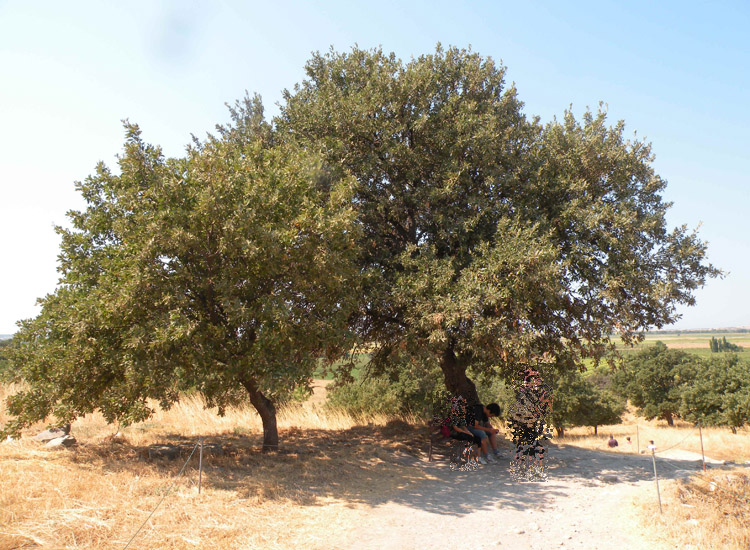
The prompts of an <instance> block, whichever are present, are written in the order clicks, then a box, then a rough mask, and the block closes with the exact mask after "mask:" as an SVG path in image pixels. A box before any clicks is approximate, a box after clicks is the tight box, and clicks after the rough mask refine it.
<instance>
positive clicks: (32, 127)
mask: <svg viewBox="0 0 750 550" xmlns="http://www.w3.org/2000/svg"><path fill="white" fill-rule="evenodd" d="M748 29H750V3H748V2H745V1H737V2H707V1H702V2H690V1H680V2H675V1H660V2H653V1H639V0H635V1H629V2H615V1H606V0H605V1H602V0H597V1H591V2H560V1H557V0H549V1H546V2H543V1H539V2H517V1H514V2H508V1H504V0H495V1H469V0H464V1H461V0H454V1H453V2H445V1H442V0H429V1H409V2H404V1H379V2H356V1H352V0H348V1H343V0H342V1H328V2H327V1H323V0H320V1H316V2H314V1H302V0H296V1H293V0H277V1H275V2H254V1H234V2H218V1H217V2H189V1H186V0H185V1H174V2H159V1H155V0H154V1H145V0H144V1H132V2H100V1H96V2H94V1H91V2H85V1H76V2H48V1H34V2H29V1H26V0H23V1H7V0H6V1H3V0H0V71H1V72H0V192H1V193H0V238H1V239H2V241H1V242H2V248H1V249H0V250H1V251H2V252H1V254H0V258H1V259H2V263H1V265H2V268H1V269H0V334H4V333H13V332H15V330H16V326H15V321H16V320H18V319H22V318H28V317H33V316H34V315H35V314H36V313H37V307H36V306H35V301H36V298H38V297H40V296H44V295H45V294H47V293H49V292H52V291H53V290H54V288H55V285H56V283H57V277H58V274H57V272H56V265H57V253H58V246H59V240H58V238H57V235H56V234H55V232H54V230H53V226H54V225H55V224H62V225H65V224H66V216H65V212H66V211H67V210H70V209H76V208H80V207H81V206H82V200H81V199H80V197H78V196H77V194H76V192H75V189H74V182H75V181H76V180H81V179H83V178H85V177H86V176H87V175H88V174H90V173H91V172H92V171H93V168H94V166H95V164H96V162H97V161H99V160H103V161H105V162H106V163H107V164H109V165H114V163H115V155H116V154H117V153H118V152H119V151H120V150H121V147H122V142H123V138H124V133H123V129H122V124H121V122H120V121H121V120H122V119H125V118H127V119H129V120H130V121H131V122H136V123H138V124H139V125H140V126H141V129H142V130H143V134H144V137H145V139H146V140H148V141H150V142H151V143H155V144H160V145H161V146H162V147H163V148H164V151H165V153H166V154H167V155H180V154H182V152H183V151H184V146H185V144H187V143H188V142H189V141H190V136H191V134H195V135H197V136H204V135H205V134H206V132H210V131H213V128H214V126H215V125H216V124H218V123H224V122H226V121H227V119H228V116H227V110H226V107H225V106H224V104H225V103H227V102H229V103H232V102H234V101H235V100H236V99H238V98H240V97H241V96H242V95H243V94H244V92H245V90H248V91H249V92H251V93H253V92H258V93H260V94H261V95H262V96H263V99H264V103H265V105H266V108H267V112H268V114H269V115H273V114H275V113H276V112H277V107H276V106H275V104H276V103H277V102H278V101H279V100H280V99H281V91H282V90H283V89H285V88H292V87H293V86H294V84H295V83H296V82H298V81H300V80H301V79H302V78H303V77H304V64H305V61H306V60H307V59H308V58H309V56H310V53H311V52H312V51H316V50H321V51H322V50H327V49H329V48H330V47H333V48H334V49H336V50H338V51H343V50H347V49H349V48H351V47H352V46H353V45H354V44H357V45H359V46H360V47H366V48H371V47H376V46H379V45H380V46H382V48H383V49H384V50H386V51H389V52H390V51H393V52H395V53H396V54H397V55H398V56H399V57H401V58H402V59H409V58H410V57H412V56H415V57H416V56H419V55H420V54H423V53H429V52H431V51H433V50H434V48H435V45H436V43H437V42H441V43H442V44H443V45H446V46H447V45H455V46H459V47H467V46H471V47H472V49H473V50H474V51H476V52H478V53H480V54H482V55H485V56H491V57H492V58H494V59H495V60H496V61H498V62H502V63H503V64H504V65H505V66H506V67H507V69H508V70H507V79H508V82H509V83H510V82H515V84H516V87H517V89H518V94H519V97H520V99H521V100H523V101H524V102H525V112H526V114H527V115H530V116H531V115H539V116H540V117H541V119H542V121H548V120H551V119H552V117H554V116H557V117H558V118H559V117H560V116H561V115H562V114H563V112H564V110H565V109H566V108H568V107H569V106H572V108H573V111H574V113H576V115H577V116H580V114H581V113H582V112H583V111H584V110H585V109H586V107H587V106H590V107H591V108H592V109H595V108H596V107H597V105H598V104H599V102H600V101H603V102H605V103H606V104H607V106H608V111H609V115H610V120H611V122H612V123H613V124H614V123H615V122H616V121H617V120H619V119H623V120H625V122H626V124H627V131H628V132H637V135H638V136H639V137H641V138H646V139H647V140H648V141H650V142H652V144H653V151H654V154H655V156H656V159H655V162H654V166H655V168H656V170H657V172H658V173H659V174H660V175H661V176H662V177H663V178H665V179H666V180H667V181H668V182H669V185H668V188H667V190H666V192H665V198H666V200H669V201H672V202H673V203H674V206H673V208H672V209H671V211H670V213H669V216H668V220H669V223H670V224H671V225H673V226H674V225H682V224H686V225H687V226H688V227H690V228H695V227H697V226H698V225H699V224H700V229H699V234H700V235H701V237H702V238H703V239H704V240H707V241H708V242H709V259H710V261H711V262H712V263H714V264H715V265H717V266H718V267H720V268H721V269H723V270H725V271H726V272H727V275H726V277H725V278H723V279H721V280H713V281H710V282H709V283H708V285H707V286H706V287H705V288H704V289H703V290H701V291H699V292H698V293H697V295H696V296H697V305H696V306H695V307H693V308H687V309H683V310H681V311H682V312H683V318H682V319H681V320H680V321H679V322H677V323H676V324H675V325H674V328H681V329H688V328H722V327H730V326H747V325H750V292H748V290H750V244H749V242H750V240H749V237H748V230H747V228H748V217H750V200H749V199H748V190H749V189H750V175H749V174H750V171H748V169H747V164H748V160H750V138H749V137H748V135H749V134H748V132H750V102H749V101H748V100H749V99H750V92H749V90H750V40H749V35H748V32H750V31H748Z"/></svg>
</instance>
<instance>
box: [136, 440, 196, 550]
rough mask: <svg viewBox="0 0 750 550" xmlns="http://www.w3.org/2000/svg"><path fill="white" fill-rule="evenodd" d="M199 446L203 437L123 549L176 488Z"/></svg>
mask: <svg viewBox="0 0 750 550" xmlns="http://www.w3.org/2000/svg"><path fill="white" fill-rule="evenodd" d="M198 446H200V447H201V449H203V438H200V440H199V441H198V443H196V444H195V446H194V447H193V450H192V451H190V456H189V457H187V460H186V461H185V464H183V465H182V468H181V469H180V471H179V473H178V474H177V475H176V476H175V478H174V479H173V480H172V485H170V486H169V488H168V489H167V492H166V493H164V496H163V497H161V500H160V501H159V503H158V504H157V505H156V507H155V508H154V509H153V510H152V511H151V513H150V514H149V515H148V517H147V518H146V519H145V520H144V522H143V523H142V524H141V526H140V527H139V528H138V530H137V531H136V532H135V533H134V534H133V536H132V537H130V540H129V541H128V543H127V544H126V545H125V547H124V548H123V549H122V550H127V548H128V547H129V546H130V544H131V543H132V542H133V541H134V540H135V537H137V536H138V533H140V532H141V529H143V527H144V526H145V525H146V524H147V523H148V522H149V520H150V519H151V517H152V516H153V515H154V513H155V512H156V510H158V509H159V506H161V503H162V502H164V500H165V499H166V498H167V497H168V496H169V493H171V492H172V489H173V488H174V486H175V484H176V483H177V480H178V479H179V478H180V476H181V475H182V472H184V471H185V468H186V467H187V465H188V462H190V459H191V458H193V455H194V454H195V450H196V449H197V448H198Z"/></svg>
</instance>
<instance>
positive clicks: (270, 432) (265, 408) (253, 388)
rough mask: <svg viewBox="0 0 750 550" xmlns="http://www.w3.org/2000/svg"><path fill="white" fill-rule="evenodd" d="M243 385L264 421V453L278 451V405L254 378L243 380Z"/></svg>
mask: <svg viewBox="0 0 750 550" xmlns="http://www.w3.org/2000/svg"><path fill="white" fill-rule="evenodd" d="M242 385H243V386H244V387H245V389H246V390H247V393H248V394H249V395H250V403H252V404H253V407H255V410H256V411H258V414H259V415H260V419H261V421H262V422H263V449H262V451H263V452H264V453H267V452H269V451H276V450H278V448H279V430H278V428H277V427H276V407H274V405H273V402H272V401H271V400H270V399H268V398H267V397H266V396H264V395H263V394H262V393H261V392H260V390H259V389H258V386H257V385H256V383H255V381H254V380H242Z"/></svg>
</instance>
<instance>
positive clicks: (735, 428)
mask: <svg viewBox="0 0 750 550" xmlns="http://www.w3.org/2000/svg"><path fill="white" fill-rule="evenodd" d="M729 428H730V429H731V430H732V433H733V434H734V435H737V427H736V426H729Z"/></svg>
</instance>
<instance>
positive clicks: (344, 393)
mask: <svg viewBox="0 0 750 550" xmlns="http://www.w3.org/2000/svg"><path fill="white" fill-rule="evenodd" d="M475 380H476V384H477V393H478V394H479V398H480V399H481V400H482V403H485V404H487V403H497V404H499V405H500V409H501V410H502V411H503V416H504V417H505V416H506V415H507V412H508V410H509V408H510V406H511V404H512V403H513V402H514V399H515V398H514V393H513V389H512V387H511V386H510V385H509V384H508V383H506V382H505V381H504V380H503V379H501V378H499V377H494V378H491V377H488V376H480V377H476V378H475ZM444 393H445V383H444V381H443V374H442V372H441V371H440V369H439V368H438V367H437V366H425V365H417V364H411V365H409V366H402V367H401V368H400V369H398V372H397V373H395V372H394V373H390V374H389V373H381V374H378V375H371V376H365V377H364V378H362V379H361V380H358V381H355V382H353V383H351V384H336V385H335V386H334V387H333V388H331V389H330V390H329V392H328V401H327V404H326V406H327V407H328V408H331V409H339V410H343V411H346V412H348V413H349V414H352V415H354V416H363V415H367V414H376V413H381V414H392V415H399V414H414V415H416V416H418V417H420V418H424V419H428V418H430V417H432V415H433V413H434V409H435V404H436V402H437V401H439V400H440V399H442V398H443V397H442V395H443V394H444Z"/></svg>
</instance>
